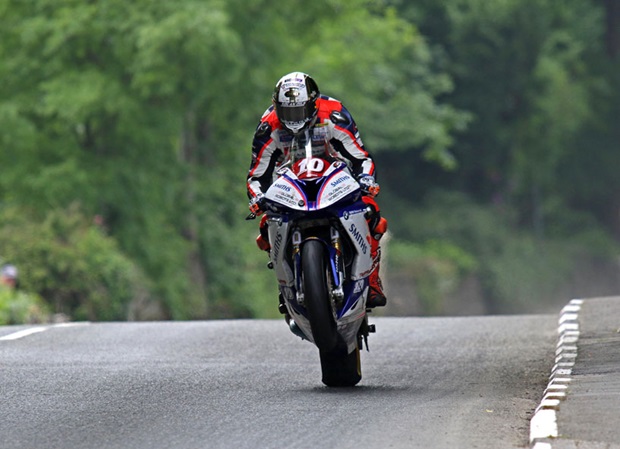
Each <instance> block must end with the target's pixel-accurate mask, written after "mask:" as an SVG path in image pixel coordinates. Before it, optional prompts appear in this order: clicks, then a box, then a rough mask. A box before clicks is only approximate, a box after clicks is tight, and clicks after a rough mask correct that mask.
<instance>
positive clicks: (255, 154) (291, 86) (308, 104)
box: [247, 72, 387, 307]
mask: <svg viewBox="0 0 620 449" xmlns="http://www.w3.org/2000/svg"><path fill="white" fill-rule="evenodd" d="M272 100H273V104H272V105H271V106H270V107H269V108H268V109H267V110H266V111H265V113H264V114H263V116H262V118H261V120H260V123H259V124H258V127H257V128H256V132H255V134H254V141H253V143H252V164H251V165H250V170H249V172H248V177H247V189H248V198H249V199H250V205H249V207H250V211H251V212H252V213H254V214H255V215H260V214H262V213H263V210H262V209H263V201H264V196H263V193H264V192H265V191H266V190H267V189H268V188H269V186H270V185H271V183H272V182H273V180H274V171H275V170H276V168H277V167H279V165H280V164H281V163H282V162H283V161H284V160H285V159H286V158H287V156H288V154H289V152H290V150H291V143H292V140H293V137H295V136H298V135H300V134H302V133H305V132H306V130H308V131H309V133H310V135H311V136H312V137H313V141H314V140H315V139H314V138H319V139H323V140H324V141H328V142H329V148H328V149H327V151H329V155H330V156H332V157H337V158H338V159H340V160H342V161H344V162H346V163H347V165H348V166H349V167H350V168H351V171H352V172H353V175H354V176H355V177H356V179H357V180H358V182H359V183H360V185H361V187H362V191H363V195H362V200H363V201H364V203H366V204H367V205H368V206H369V207H370V209H371V211H372V212H371V213H370V216H369V218H368V224H369V227H370V230H371V235H372V238H371V255H372V257H373V261H374V263H373V271H372V273H371V274H370V277H369V283H370V292H369V295H368V300H367V306H368V307H378V306H384V305H385V304H386V298H385V295H384V293H383V287H382V285H381V280H380V279H379V262H380V258H381V250H380V247H379V240H380V239H381V237H382V236H383V234H384V233H385V232H386V230H387V221H386V220H385V218H382V217H381V214H380V212H379V206H378V205H377V203H376V201H375V199H374V197H375V196H376V195H378V194H379V184H377V182H376V181H375V164H374V162H373V160H372V158H371V156H370V155H369V154H368V152H367V151H366V150H365V148H364V144H363V143H362V140H361V139H360V136H359V132H358V130H357V126H356V124H355V121H354V120H353V117H351V114H349V111H347V109H346V108H345V107H344V106H343V105H342V103H341V102H340V101H338V100H336V99H335V98H331V97H328V96H326V95H321V94H320V92H319V88H318V86H317V84H316V82H315V81H314V79H312V77H310V76H309V75H307V74H305V73H301V72H292V73H289V74H288V75H284V76H283V77H282V78H280V80H279V81H278V83H277V84H276V88H275V90H274V92H273V97H272ZM266 218H267V217H266V216H263V218H262V220H261V223H260V234H259V236H258V238H257V239H256V242H257V244H258V246H259V248H260V249H262V250H265V251H269V250H270V249H271V246H270V244H269V240H268V234H267V229H266V228H267V220H266Z"/></svg>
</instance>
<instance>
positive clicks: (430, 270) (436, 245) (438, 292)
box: [389, 240, 477, 315]
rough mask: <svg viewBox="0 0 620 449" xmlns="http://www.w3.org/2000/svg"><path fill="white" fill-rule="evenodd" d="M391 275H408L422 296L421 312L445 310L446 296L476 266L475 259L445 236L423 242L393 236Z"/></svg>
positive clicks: (453, 290) (395, 276) (428, 312)
mask: <svg viewBox="0 0 620 449" xmlns="http://www.w3.org/2000/svg"><path fill="white" fill-rule="evenodd" d="M389 247H390V249H389V256H390V258H389V263H390V266H391V267H394V268H393V269H392V270H390V277H392V278H399V277H401V278H405V279H409V280H411V281H412V282H413V284H414V285H415V290H416V294H417V296H418V297H419V299H420V303H421V313H422V314H424V315H438V314H441V313H445V308H444V304H443V303H444V300H445V298H446V296H447V295H450V294H452V293H454V292H455V291H456V290H457V289H458V287H459V285H460V283H461V282H462V281H463V279H464V278H465V277H466V276H467V275H468V274H470V273H472V272H475V271H476V270H477V262H476V259H475V258H474V257H473V256H472V255H470V254H468V253H467V252H465V251H464V250H463V249H461V248H459V247H458V246H456V245H454V244H452V243H450V242H447V241H445V240H428V241H426V242H424V243H411V242H407V241H398V240H390V243H389Z"/></svg>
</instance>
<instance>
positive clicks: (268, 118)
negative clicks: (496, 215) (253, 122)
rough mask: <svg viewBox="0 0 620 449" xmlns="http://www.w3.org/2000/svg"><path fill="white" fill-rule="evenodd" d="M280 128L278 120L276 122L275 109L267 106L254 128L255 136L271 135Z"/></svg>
mask: <svg viewBox="0 0 620 449" xmlns="http://www.w3.org/2000/svg"><path fill="white" fill-rule="evenodd" d="M281 127H282V125H281V124H280V120H278V116H277V115H276V111H275V109H274V108H273V106H269V108H268V109H267V110H266V111H265V112H264V113H263V116H262V117H261V119H260V123H259V124H258V127H257V128H256V134H257V135H262V134H271V133H272V132H273V131H274V130H277V129H280V128H281Z"/></svg>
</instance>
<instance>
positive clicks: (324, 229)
mask: <svg viewBox="0 0 620 449" xmlns="http://www.w3.org/2000/svg"><path fill="white" fill-rule="evenodd" d="M301 140H302V139H298V138H295V139H293V142H292V145H291V151H290V152H289V154H288V158H287V159H288V160H285V161H284V162H283V163H282V164H281V167H280V168H279V169H278V170H277V172H276V176H277V177H276V179H275V180H274V182H273V183H272V185H271V186H270V187H269V189H268V190H267V191H266V192H265V196H264V199H263V207H264V210H265V213H266V215H267V229H268V235H269V242H270V245H271V249H270V253H269V257H270V261H269V264H268V266H269V268H271V269H273V270H274V271H275V275H276V277H277V279H278V283H279V290H280V301H281V307H285V309H281V311H282V312H283V313H286V317H287V321H288V323H289V327H290V329H291V331H292V332H293V333H294V334H296V335H298V336H300V337H301V338H302V339H304V340H308V341H310V342H312V343H314V345H316V347H317V348H318V350H319V356H320V363H321V372H322V382H323V383H324V384H325V385H327V386H330V387H344V386H354V385H356V384H357V383H359V381H360V380H361V378H362V372H361V360H360V349H362V348H363V346H364V344H365V345H366V349H367V350H368V335H369V333H372V332H375V326H374V325H372V324H369V323H368V312H369V311H370V309H367V308H366V300H367V296H368V292H369V279H368V277H369V275H370V273H371V272H372V269H373V258H372V257H371V250H370V239H371V238H372V237H371V232H370V229H369V226H368V222H367V215H368V214H369V213H370V212H371V211H370V210H369V209H368V207H367V205H366V204H365V203H364V202H363V201H362V200H361V194H362V190H361V187H360V185H359V183H358V182H357V181H356V180H355V178H354V177H353V175H352V174H351V171H350V170H349V167H348V166H347V164H346V163H345V162H343V161H341V160H338V159H336V158H334V157H331V156H330V154H329V152H328V151H327V150H325V151H319V152H318V154H317V152H316V151H315V150H316V147H315V148H314V149H313V142H312V138H311V137H309V136H308V135H307V134H306V137H305V140H306V143H305V145H303V142H301ZM315 143H316V142H315ZM328 145H329V144H328V143H327V142H324V148H325V149H328V148H329V146H328ZM319 148H321V146H319ZM252 215H253V214H251V215H250V216H249V217H248V218H255V216H254V217H252Z"/></svg>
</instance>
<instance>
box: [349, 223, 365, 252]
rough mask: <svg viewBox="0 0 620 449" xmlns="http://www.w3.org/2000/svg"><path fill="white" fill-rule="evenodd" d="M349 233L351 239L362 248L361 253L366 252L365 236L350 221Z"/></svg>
mask: <svg viewBox="0 0 620 449" xmlns="http://www.w3.org/2000/svg"><path fill="white" fill-rule="evenodd" d="M349 233H350V234H351V237H352V238H353V240H354V241H355V242H356V243H357V245H358V246H359V247H360V249H361V250H362V253H364V254H366V253H367V252H368V243H367V242H366V237H365V236H364V235H363V234H362V233H361V232H360V231H359V229H357V226H355V224H353V223H351V226H350V227H349Z"/></svg>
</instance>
